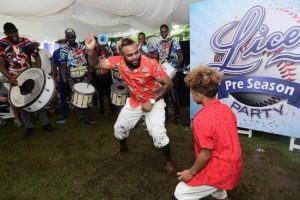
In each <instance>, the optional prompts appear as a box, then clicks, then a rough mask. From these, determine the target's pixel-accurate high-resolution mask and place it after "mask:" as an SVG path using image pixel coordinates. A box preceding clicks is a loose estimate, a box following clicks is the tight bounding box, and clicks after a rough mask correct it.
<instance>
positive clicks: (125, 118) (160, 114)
mask: <svg viewBox="0 0 300 200" xmlns="http://www.w3.org/2000/svg"><path fill="white" fill-rule="evenodd" d="M165 106H166V104H165V102H164V100H163V99H161V100H159V101H157V102H156V103H155V104H154V105H153V108H152V110H151V111H150V112H143V111H142V110H141V106H138V107H137V108H132V107H131V106H130V103H129V98H128V99H127V100H126V104H125V105H124V107H123V109H122V110H121V112H120V114H119V116H118V119H117V121H116V123H115V125H114V135H115V137H116V138H117V139H118V140H122V139H124V138H127V137H128V136H129V131H130V130H131V129H132V128H134V127H135V125H136V123H137V122H138V121H139V120H140V118H141V117H142V116H145V121H146V126H147V129H148V131H149V134H150V136H151V137H152V139H153V144H154V146H155V147H157V148H162V147H164V146H166V145H167V144H168V143H169V137H168V136H167V131H166V128H165Z"/></svg>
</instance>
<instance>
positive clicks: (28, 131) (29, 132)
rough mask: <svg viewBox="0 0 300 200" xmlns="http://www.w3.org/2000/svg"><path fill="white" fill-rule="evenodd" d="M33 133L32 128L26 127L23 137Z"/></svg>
mask: <svg viewBox="0 0 300 200" xmlns="http://www.w3.org/2000/svg"><path fill="white" fill-rule="evenodd" d="M32 135H33V128H26V130H25V132H24V137H30V136H32Z"/></svg>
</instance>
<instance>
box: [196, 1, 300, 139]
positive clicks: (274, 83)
mask: <svg viewBox="0 0 300 200" xmlns="http://www.w3.org/2000/svg"><path fill="white" fill-rule="evenodd" d="M190 28H191V66H192V68H194V67H197V66H199V65H206V66H210V67H213V68H215V69H217V70H219V71H221V72H222V73H223V79H222V81H221V83H220V87H219V92H218V98H219V99H221V101H222V102H224V103H226V104H227V105H228V106H229V107H231V109H232V110H233V112H234V113H235V114H236V116H237V120H238V126H239V127H242V128H247V129H252V130H259V131H264V132H270V133H275V134H279V135H286V136H292V137H296V138H300V1H298V0H285V1H274V0H257V1H239V2H237V1H234V0H227V1H226V2H224V1H220V0H209V1H204V2H200V3H196V4H192V5H191V6H190ZM197 110H199V105H196V104H195V102H193V100H192V99H191V113H190V117H191V118H193V116H194V114H195V113H196V112H197Z"/></svg>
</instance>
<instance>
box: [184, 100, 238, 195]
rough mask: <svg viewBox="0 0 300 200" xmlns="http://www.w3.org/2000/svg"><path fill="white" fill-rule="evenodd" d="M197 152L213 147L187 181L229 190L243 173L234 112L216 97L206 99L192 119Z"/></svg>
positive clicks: (196, 153) (189, 183)
mask: <svg viewBox="0 0 300 200" xmlns="http://www.w3.org/2000/svg"><path fill="white" fill-rule="evenodd" d="M193 132H194V140H195V156H196V158H197V157H198V155H199V153H200V151H201V149H202V148H205V149H210V150H211V152H212V154H211V159H210V160H209V161H208V163H207V165H206V166H205V167H204V168H203V169H202V170H201V171H199V172H198V173H197V174H196V175H195V176H194V177H193V178H192V179H191V180H190V181H189V182H188V183H187V184H188V185H190V186H199V185H209V186H213V187H216V188H219V189H224V190H230V189H232V188H233V187H234V186H235V185H237V183H238V182H239V179H240V176H241V173H242V152H241V146H240V140H239V135H238V131H237V122H236V117H235V115H234V113H233V112H232V111H231V109H230V108H229V107H228V106H226V105H225V104H223V103H221V102H220V101H219V100H217V99H215V100H212V101H210V102H209V103H207V104H206V105H205V106H204V107H203V108H202V109H201V110H200V111H199V112H198V113H197V114H196V115H195V117H194V119H193Z"/></svg>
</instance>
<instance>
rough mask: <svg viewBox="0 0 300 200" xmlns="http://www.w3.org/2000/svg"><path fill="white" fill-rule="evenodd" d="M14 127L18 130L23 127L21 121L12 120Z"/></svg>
mask: <svg viewBox="0 0 300 200" xmlns="http://www.w3.org/2000/svg"><path fill="white" fill-rule="evenodd" d="M14 125H15V126H16V127H18V128H19V127H22V126H23V123H22V122H21V120H19V119H17V118H15V119H14Z"/></svg>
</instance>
